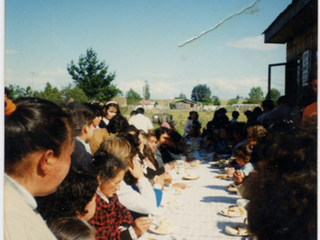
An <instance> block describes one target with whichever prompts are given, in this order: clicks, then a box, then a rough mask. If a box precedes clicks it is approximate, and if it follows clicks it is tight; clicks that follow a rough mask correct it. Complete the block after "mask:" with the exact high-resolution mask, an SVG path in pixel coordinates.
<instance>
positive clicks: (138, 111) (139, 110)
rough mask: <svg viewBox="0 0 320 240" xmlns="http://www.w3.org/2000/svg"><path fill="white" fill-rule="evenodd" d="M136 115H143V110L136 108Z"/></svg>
mask: <svg viewBox="0 0 320 240" xmlns="http://www.w3.org/2000/svg"><path fill="white" fill-rule="evenodd" d="M136 111H137V114H139V113H140V114H144V109H143V108H137V110H136Z"/></svg>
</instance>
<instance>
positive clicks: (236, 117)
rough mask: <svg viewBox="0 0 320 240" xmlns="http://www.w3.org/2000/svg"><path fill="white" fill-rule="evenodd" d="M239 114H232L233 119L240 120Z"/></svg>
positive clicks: (234, 112)
mask: <svg viewBox="0 0 320 240" xmlns="http://www.w3.org/2000/svg"><path fill="white" fill-rule="evenodd" d="M239 115H240V114H239V112H238V111H233V112H232V117H233V118H234V119H238V117H239Z"/></svg>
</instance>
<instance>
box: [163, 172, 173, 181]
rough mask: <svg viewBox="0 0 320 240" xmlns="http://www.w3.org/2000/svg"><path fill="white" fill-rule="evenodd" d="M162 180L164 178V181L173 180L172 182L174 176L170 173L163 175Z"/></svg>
mask: <svg viewBox="0 0 320 240" xmlns="http://www.w3.org/2000/svg"><path fill="white" fill-rule="evenodd" d="M160 178H162V179H163V180H164V181H166V180H169V179H171V180H172V176H171V175H170V174H169V173H162V174H161V175H160Z"/></svg>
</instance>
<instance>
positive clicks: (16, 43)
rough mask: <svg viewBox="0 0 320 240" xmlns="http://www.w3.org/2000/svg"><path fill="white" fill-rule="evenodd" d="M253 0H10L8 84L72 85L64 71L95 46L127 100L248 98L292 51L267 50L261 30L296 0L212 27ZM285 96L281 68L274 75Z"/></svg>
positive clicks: (266, 3) (262, 5)
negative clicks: (196, 90)
mask: <svg viewBox="0 0 320 240" xmlns="http://www.w3.org/2000/svg"><path fill="white" fill-rule="evenodd" d="M253 2H254V1H253V0H227V1H221V0H206V1H205V0H203V1H195V0H184V1H182V0H162V1H160V0H139V1H137V0H130V1H123V0H117V1H109V0H90V1H88V0H86V1H83V0H77V1H75V0H68V1H62V0H61V1H60V0H59V1H54V0H15V1H13V0H6V1H5V85H6V86H7V85H9V84H13V85H20V86H21V87H27V86H29V85H30V86H31V87H32V88H33V89H36V90H43V89H44V86H45V84H46V82H50V83H51V84H52V85H53V86H55V87H58V88H59V89H61V88H62V87H63V86H66V85H68V84H69V83H73V81H72V78H71V76H70V75H69V74H68V72H67V64H69V63H70V62H71V60H74V62H76V63H77V62H78V59H79V56H80V55H82V54H85V53H86V50H87V49H88V48H92V49H93V50H94V51H96V52H97V54H98V59H99V60H104V61H105V62H106V64H107V65H109V71H110V72H115V73H116V78H115V80H114V82H113V83H114V84H116V85H117V87H118V88H119V89H121V90H122V91H123V92H124V93H125V92H127V91H129V89H130V88H132V89H133V90H135V91H136V92H138V93H139V94H142V89H143V84H144V82H145V80H147V81H148V83H149V85H150V93H151V98H155V99H161V98H163V99H165V98H173V97H176V96H178V95H179V94H180V93H184V94H186V96H187V97H188V98H190V95H191V91H192V89H193V87H194V86H196V85H198V84H206V85H207V86H208V87H209V88H210V90H211V93H212V95H215V96H218V97H219V98H220V99H230V98H234V97H236V96H237V95H240V96H243V97H247V96H248V93H249V92H250V89H251V88H252V87H258V86H260V87H261V88H262V89H263V91H264V94H266V90H267V76H268V64H271V63H279V62H285V61H286V59H285V57H286V55H285V45H283V44H264V35H262V33H263V31H264V30H265V29H266V28H267V27H268V26H269V25H270V24H271V23H272V22H273V21H274V19H275V18H276V17H277V16H278V15H279V14H280V13H281V12H282V11H283V10H284V9H285V8H286V7H287V6H288V5H289V4H290V3H291V0H281V1H279V0H260V1H258V2H257V3H256V4H255V5H254V6H253V7H252V8H250V9H248V10H246V11H244V12H243V13H242V14H239V15H236V16H234V17H232V18H230V19H229V20H227V21H225V22H224V23H223V24H221V25H220V26H219V27H218V28H216V29H215V30H213V31H211V32H208V33H206V34H205V35H203V36H201V37H200V38H198V39H197V40H194V41H192V42H190V43H188V44H186V45H184V46H183V47H179V45H181V44H182V43H184V42H185V41H187V40H189V39H191V38H192V37H195V36H197V35H199V34H200V33H202V32H203V31H206V30H208V29H211V28H213V27H214V26H215V25H216V24H218V23H219V22H221V21H222V20H224V19H225V18H227V17H229V16H230V15H231V14H233V13H236V12H239V11H241V9H243V8H245V7H248V6H250V5H251V4H252V3H253ZM272 77H273V78H272V81H273V85H272V87H274V88H277V89H278V90H279V91H280V92H281V93H282V94H283V93H284V92H283V87H284V80H283V79H284V71H283V68H281V67H279V68H277V69H276V71H274V72H273V75H272Z"/></svg>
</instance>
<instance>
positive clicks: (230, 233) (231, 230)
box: [225, 226, 250, 237]
mask: <svg viewBox="0 0 320 240" xmlns="http://www.w3.org/2000/svg"><path fill="white" fill-rule="evenodd" d="M243 228H244V229H245V227H243ZM233 230H235V231H238V230H237V229H235V228H233V227H230V226H226V228H225V231H226V233H227V234H229V235H232V236H239V237H246V236H249V235H250V234H249V232H248V231H247V232H246V233H243V234H239V233H235V232H234V231H233Z"/></svg>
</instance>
